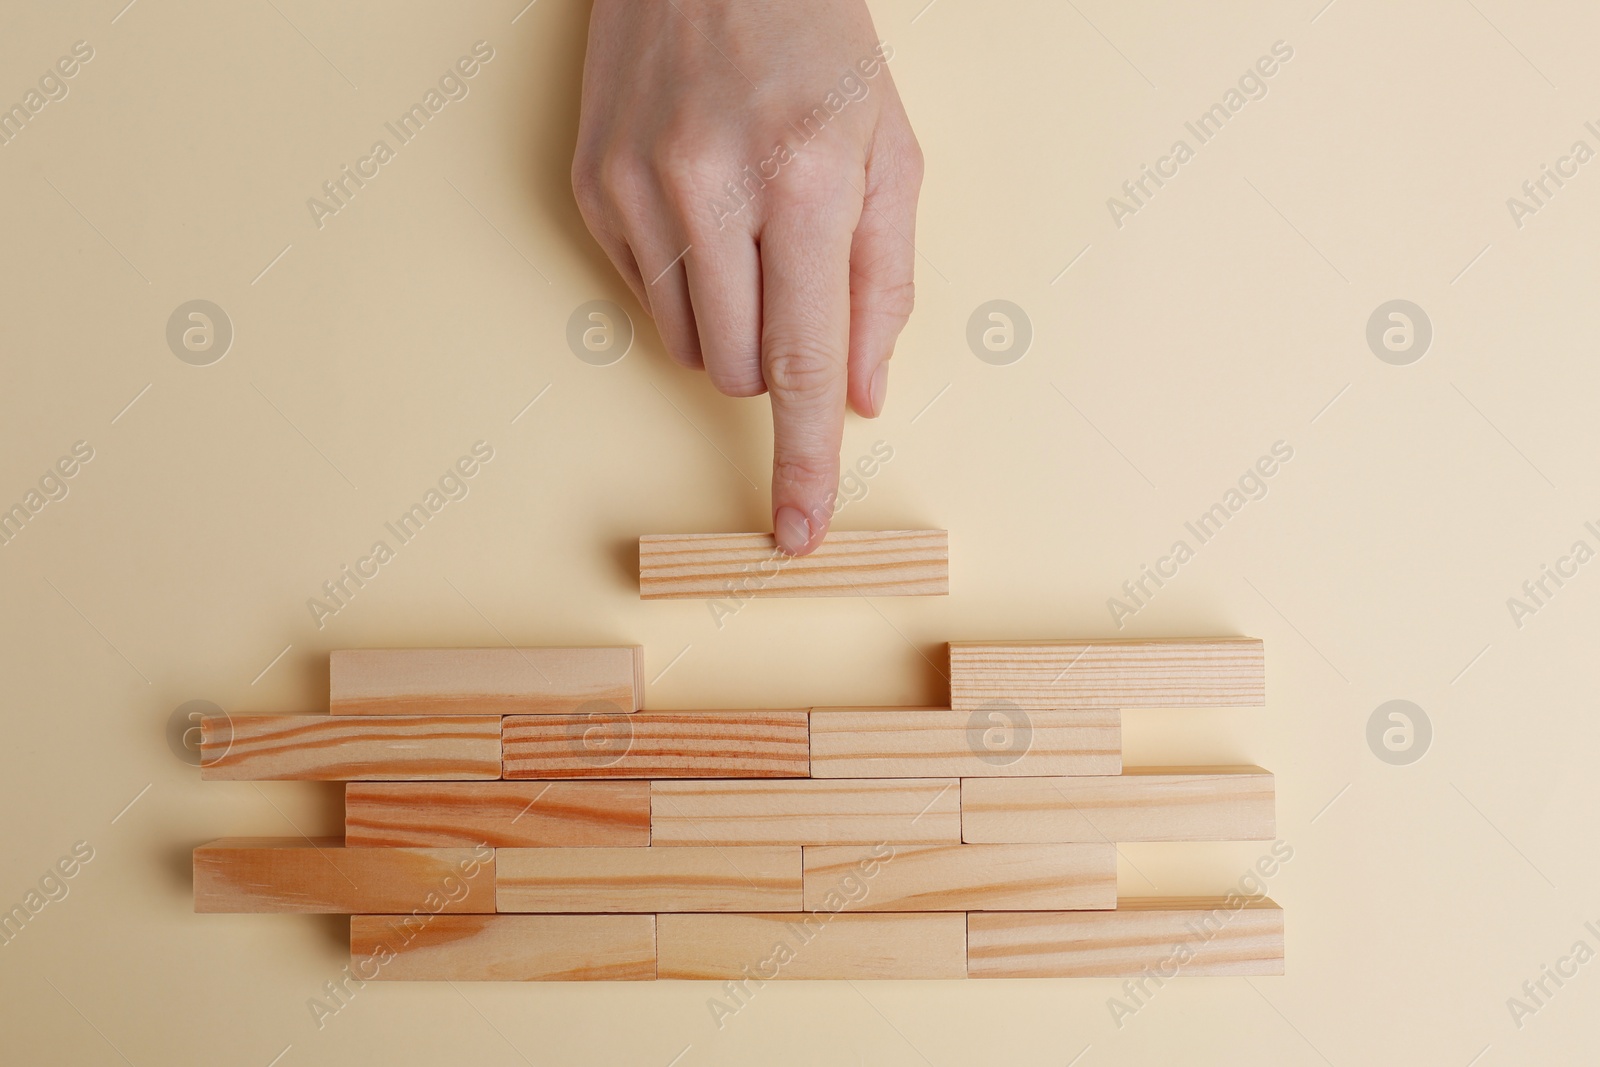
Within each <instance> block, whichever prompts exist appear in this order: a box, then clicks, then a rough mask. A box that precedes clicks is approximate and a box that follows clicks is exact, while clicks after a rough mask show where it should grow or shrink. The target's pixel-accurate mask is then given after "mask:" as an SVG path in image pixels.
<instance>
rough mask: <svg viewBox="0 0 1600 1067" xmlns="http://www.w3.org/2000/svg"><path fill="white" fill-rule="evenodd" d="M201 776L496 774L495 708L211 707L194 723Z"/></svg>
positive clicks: (328, 778)
mask: <svg viewBox="0 0 1600 1067" xmlns="http://www.w3.org/2000/svg"><path fill="white" fill-rule="evenodd" d="M200 777H201V778H203V779H207V780H236V781H237V780H250V781H265V780H268V779H295V780H300V781H319V782H350V781H361V780H367V781H373V780H405V781H430V780H444V779H483V778H499V777H500V717H499V716H498V715H476V716H464V715H445V716H437V717H435V716H422V715H393V716H382V717H380V716H368V717H362V718H351V717H348V716H337V715H234V716H226V715H217V716H207V717H206V718H204V719H202V720H201V723H200Z"/></svg>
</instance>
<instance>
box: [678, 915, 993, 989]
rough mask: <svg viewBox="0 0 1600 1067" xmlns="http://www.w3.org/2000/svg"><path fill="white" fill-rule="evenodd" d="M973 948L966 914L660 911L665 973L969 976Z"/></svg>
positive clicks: (768, 977) (700, 975)
mask: <svg viewBox="0 0 1600 1067" xmlns="http://www.w3.org/2000/svg"><path fill="white" fill-rule="evenodd" d="M966 953H967V931H966V917H965V916H963V915H961V914H959V913H957V914H938V913H935V912H924V913H920V914H918V913H899V914H896V913H892V912H880V913H874V914H838V915H835V914H831V913H828V912H823V913H821V914H816V913H812V912H800V913H791V914H763V915H658V916H656V977H658V978H690V979H712V980H722V979H733V980H736V981H737V980H741V979H745V978H756V979H758V980H760V981H772V980H774V979H779V978H834V979H852V978H855V979H873V978H964V977H966V973H967V960H966Z"/></svg>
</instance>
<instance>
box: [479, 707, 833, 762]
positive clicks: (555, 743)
mask: <svg viewBox="0 0 1600 1067" xmlns="http://www.w3.org/2000/svg"><path fill="white" fill-rule="evenodd" d="M809 718H810V715H809V713H808V712H806V711H641V712H638V713H636V714H633V715H526V716H524V715H513V716H510V717H508V718H507V719H506V720H505V735H504V750H503V759H504V763H505V767H504V774H505V777H507V778H804V777H805V776H806V773H807V771H808V770H809V769H810V766H811V761H810V758H809V753H810V738H809V732H808V729H807V726H806V723H807V720H808V719H809Z"/></svg>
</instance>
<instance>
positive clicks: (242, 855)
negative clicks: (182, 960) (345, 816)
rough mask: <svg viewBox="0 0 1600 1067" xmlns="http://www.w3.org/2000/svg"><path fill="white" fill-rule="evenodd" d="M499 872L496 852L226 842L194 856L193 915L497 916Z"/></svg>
mask: <svg viewBox="0 0 1600 1067" xmlns="http://www.w3.org/2000/svg"><path fill="white" fill-rule="evenodd" d="M494 866H495V864H494V849H491V848H345V847H343V845H342V844H341V843H340V841H339V839H338V838H337V837H323V838H306V837H284V838H277V837H224V838H222V839H220V840H217V841H212V842H209V843H208V844H204V845H201V846H200V847H199V848H197V849H195V850H194V910H195V911H199V912H315V913H320V914H332V915H355V914H359V913H362V912H386V913H393V914H396V915H413V914H416V913H421V914H425V915H432V914H435V913H440V912H492V911H494Z"/></svg>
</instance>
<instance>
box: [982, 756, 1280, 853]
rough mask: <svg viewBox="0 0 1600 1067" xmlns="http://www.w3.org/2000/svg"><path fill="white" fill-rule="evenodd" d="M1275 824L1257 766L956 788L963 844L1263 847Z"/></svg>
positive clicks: (1266, 777)
mask: <svg viewBox="0 0 1600 1067" xmlns="http://www.w3.org/2000/svg"><path fill="white" fill-rule="evenodd" d="M1276 823H1277V820H1276V819H1275V817H1274V811H1273V778H1272V774H1271V772H1269V771H1265V770H1262V769H1261V768H1260V767H1128V768H1125V769H1124V770H1123V772H1122V774H1120V775H1115V776H1109V777H1100V778H1097V777H1081V778H1011V779H1006V780H1004V781H1001V780H988V781H967V782H962V784H961V839H962V840H963V841H1035V842H1042V841H1112V842H1123V841H1265V840H1270V839H1272V838H1273V837H1274V836H1276V834H1277V826H1276Z"/></svg>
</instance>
